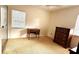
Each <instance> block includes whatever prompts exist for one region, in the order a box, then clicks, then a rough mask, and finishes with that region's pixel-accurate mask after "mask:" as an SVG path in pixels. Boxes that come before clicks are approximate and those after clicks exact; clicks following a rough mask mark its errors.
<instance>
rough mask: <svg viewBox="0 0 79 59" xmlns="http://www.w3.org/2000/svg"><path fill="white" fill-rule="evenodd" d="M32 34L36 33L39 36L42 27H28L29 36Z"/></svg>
mask: <svg viewBox="0 0 79 59" xmlns="http://www.w3.org/2000/svg"><path fill="white" fill-rule="evenodd" d="M30 34H35V35H36V37H38V38H39V35H40V29H36V28H28V29H27V37H28V38H29V37H30Z"/></svg>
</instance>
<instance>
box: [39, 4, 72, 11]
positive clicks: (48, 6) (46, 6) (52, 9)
mask: <svg viewBox="0 0 79 59" xmlns="http://www.w3.org/2000/svg"><path fill="white" fill-rule="evenodd" d="M70 6H71V5H70ZM70 6H69V5H41V6H40V7H41V8H43V9H45V10H48V11H54V10H59V9H62V8H67V7H70Z"/></svg>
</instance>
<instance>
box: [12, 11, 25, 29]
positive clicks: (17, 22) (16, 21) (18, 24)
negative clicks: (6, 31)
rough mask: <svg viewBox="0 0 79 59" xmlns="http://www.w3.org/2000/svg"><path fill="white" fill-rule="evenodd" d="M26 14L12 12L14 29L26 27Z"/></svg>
mask: <svg viewBox="0 0 79 59" xmlns="http://www.w3.org/2000/svg"><path fill="white" fill-rule="evenodd" d="M25 16H26V14H25V12H22V11H18V10H12V27H13V28H24V27H25Z"/></svg>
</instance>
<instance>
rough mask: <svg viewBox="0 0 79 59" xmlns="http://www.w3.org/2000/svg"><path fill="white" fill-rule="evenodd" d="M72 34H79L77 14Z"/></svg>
mask: <svg viewBox="0 0 79 59" xmlns="http://www.w3.org/2000/svg"><path fill="white" fill-rule="evenodd" d="M74 35H77V36H79V15H78V16H77V20H76V24H75V29H74Z"/></svg>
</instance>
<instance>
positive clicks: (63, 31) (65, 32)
mask: <svg viewBox="0 0 79 59" xmlns="http://www.w3.org/2000/svg"><path fill="white" fill-rule="evenodd" d="M69 32H70V29H69V28H63V27H56V30H55V36H54V42H56V43H57V44H59V45H61V46H62V47H64V48H67V47H69V46H70V40H69V39H68V37H69Z"/></svg>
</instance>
